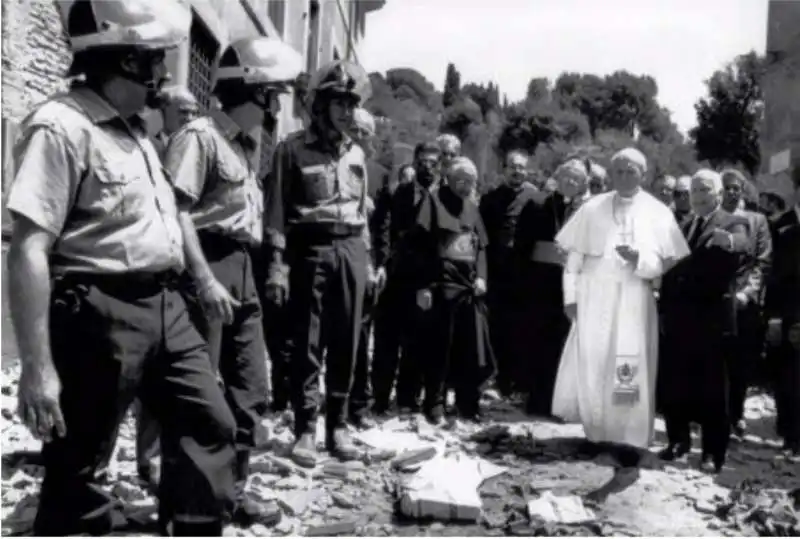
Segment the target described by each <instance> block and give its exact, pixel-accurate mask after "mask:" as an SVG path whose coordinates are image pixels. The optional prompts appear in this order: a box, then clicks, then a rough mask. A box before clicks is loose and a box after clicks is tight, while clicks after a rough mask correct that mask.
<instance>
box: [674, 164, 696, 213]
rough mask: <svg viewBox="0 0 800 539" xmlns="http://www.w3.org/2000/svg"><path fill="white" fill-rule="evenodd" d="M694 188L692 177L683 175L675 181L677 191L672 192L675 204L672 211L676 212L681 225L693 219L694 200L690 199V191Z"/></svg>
mask: <svg viewBox="0 0 800 539" xmlns="http://www.w3.org/2000/svg"><path fill="white" fill-rule="evenodd" d="M691 189H692V177H691V176H681V177H680V178H678V181H677V182H675V191H673V193H672V198H673V205H672V211H673V212H674V213H675V220H676V221H678V224H679V225H682V224H683V223H684V222H686V220H687V219H691V218H692V217H693V215H692V202H691V200H690V199H689V191H691Z"/></svg>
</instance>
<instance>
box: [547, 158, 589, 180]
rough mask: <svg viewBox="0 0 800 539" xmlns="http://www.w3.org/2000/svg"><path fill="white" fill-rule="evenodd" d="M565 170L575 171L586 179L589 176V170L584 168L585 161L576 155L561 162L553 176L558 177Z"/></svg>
mask: <svg viewBox="0 0 800 539" xmlns="http://www.w3.org/2000/svg"><path fill="white" fill-rule="evenodd" d="M566 171H570V172H575V173H577V174H580V175H581V176H582V177H584V178H586V179H588V178H589V171H588V170H587V168H586V161H583V160H582V159H578V158H577V157H573V158H572V159H568V160H567V161H565V162H563V163H561V164H560V165H559V166H558V168H557V169H556V171H555V173H554V174H553V176H555V177H558V176H560V175H561V174H562V173H563V172H566Z"/></svg>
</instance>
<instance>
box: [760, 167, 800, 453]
mask: <svg viewBox="0 0 800 539" xmlns="http://www.w3.org/2000/svg"><path fill="white" fill-rule="evenodd" d="M792 181H793V183H794V205H793V206H792V207H791V208H790V209H789V210H788V211H787V212H785V213H784V214H783V215H781V216H780V217H779V218H778V219H776V220H775V222H774V226H773V229H772V238H773V246H774V254H773V266H772V273H771V274H770V279H769V282H768V284H767V296H766V300H765V312H766V316H767V320H768V329H767V333H768V340H769V341H771V342H772V343H773V344H774V345H776V350H775V361H776V362H777V384H776V386H777V387H776V391H775V394H776V401H777V407H778V435H779V436H781V437H782V438H783V439H784V451H785V454H786V456H787V458H790V459H792V460H794V461H795V462H797V461H800V163H798V164H796V165H795V167H794V173H793V177H792Z"/></svg>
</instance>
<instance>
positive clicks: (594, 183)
mask: <svg viewBox="0 0 800 539" xmlns="http://www.w3.org/2000/svg"><path fill="white" fill-rule="evenodd" d="M589 192H590V193H591V194H593V195H599V194H601V193H605V192H606V181H605V180H604V179H603V178H600V177H599V176H592V177H591V178H590V179H589Z"/></svg>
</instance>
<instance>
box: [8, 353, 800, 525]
mask: <svg viewBox="0 0 800 539" xmlns="http://www.w3.org/2000/svg"><path fill="white" fill-rule="evenodd" d="M3 374H4V377H3V386H2V452H3V473H2V478H3V485H2V524H3V526H2V533H3V534H4V535H8V534H25V533H27V532H29V530H30V526H31V521H32V518H33V515H34V514H35V506H36V491H37V488H38V484H39V482H40V476H41V469H40V467H39V466H37V465H36V464H35V462H36V451H37V450H38V444H37V443H36V442H35V441H34V440H32V439H31V438H30V437H29V436H28V435H27V432H26V431H25V429H24V428H23V427H22V426H21V425H19V423H18V422H17V418H16V417H15V416H14V410H15V405H16V398H15V394H16V377H17V376H18V373H17V369H16V368H14V367H10V368H9V367H6V368H5V369H4V373H3ZM487 404H488V405H489V406H490V409H491V412H490V415H491V417H492V422H493V423H495V424H498V423H502V424H505V425H508V426H509V427H510V433H511V436H506V437H505V438H503V439H497V440H495V441H493V442H490V443H483V444H478V443H476V442H474V441H468V439H469V437H470V435H471V434H473V433H474V432H475V431H476V429H477V427H474V426H470V425H465V424H460V423H458V424H456V425H455V427H454V429H453V430H451V431H450V432H449V433H448V435H449V436H451V437H455V438H456V439H461V440H462V441H460V442H458V444H457V445H458V447H457V448H456V449H457V450H460V451H463V452H465V453H472V454H475V453H477V454H480V455H482V456H484V458H487V459H489V460H490V461H493V462H495V463H497V464H501V465H503V466H507V467H508V468H509V469H510V471H509V473H507V474H504V475H502V476H500V477H497V478H495V479H491V480H489V481H487V482H486V483H484V484H483V485H482V487H481V489H480V492H481V497H482V499H483V507H484V519H483V521H482V522H481V523H479V524H466V525H465V524H452V523H450V524H446V523H439V522H431V521H427V522H414V521H408V520H404V519H401V518H398V517H396V516H395V515H394V507H393V497H392V491H393V485H394V481H395V479H396V477H397V473H396V472H393V471H391V470H390V467H389V465H388V463H380V464H377V463H372V464H371V465H369V466H358V467H356V468H355V469H354V470H352V472H351V473H350V474H349V477H348V478H346V479H341V478H335V477H326V476H325V475H324V474H320V475H318V476H315V477H314V478H313V479H312V480H311V482H310V483H309V482H308V480H306V479H304V478H303V477H301V476H300V475H298V474H297V473H292V472H287V471H286V470H281V469H280V467H278V466H276V465H275V463H274V462H271V461H270V460H269V458H268V457H269V456H270V455H275V454H281V452H282V451H283V450H284V448H285V447H286V445H285V443H286V442H288V441H289V435H288V432H287V431H282V430H281V428H280V427H279V426H278V425H277V424H276V423H271V422H267V425H268V426H269V427H271V428H272V440H273V443H272V444H271V446H270V444H266V445H265V447H271V448H270V449H265V450H263V451H261V452H259V454H258V456H257V457H256V464H255V465H254V467H253V468H254V473H253V477H252V481H251V485H250V487H251V490H252V492H253V493H254V494H255V495H256V496H259V497H261V498H264V499H280V500H284V505H285V506H287V512H286V514H285V515H284V518H283V520H282V522H281V523H280V524H279V525H278V526H277V527H276V528H274V529H272V530H269V529H266V528H263V527H259V526H256V527H254V528H251V529H248V530H241V529H235V528H229V529H228V530H226V535H270V534H277V535H289V534H303V533H306V532H307V531H308V527H309V526H318V525H323V524H329V523H335V522H340V523H349V522H352V523H353V525H354V528H351V529H350V531H352V530H353V529H354V530H355V531H354V533H355V534H357V535H380V536H385V535H403V536H411V535H471V536H475V535H505V534H519V535H533V534H536V535H554V534H558V535H612V534H613V535H631V536H638V535H657V536H658V535H662V536H663V535H677V536H719V535H741V534H742V533H743V532H748V530H747V529H745V530H743V531H742V530H737V529H735V528H734V527H733V526H732V524H731V523H730V522H728V521H725V520H721V519H720V518H717V517H716V516H715V515H714V514H713V513H714V511H715V507H716V506H717V505H718V504H719V503H720V502H721V501H722V500H723V499H724V498H726V497H727V496H728V492H729V489H731V488H732V487H735V486H736V485H738V484H740V483H741V482H742V481H744V480H756V481H761V482H762V484H763V486H764V487H770V488H779V489H790V488H796V487H798V486H800V469H799V468H800V466H797V465H796V464H789V463H787V462H786V461H784V460H782V459H780V458H777V454H778V451H777V446H778V442H777V441H776V440H774V439H772V438H771V435H772V432H774V428H773V420H772V417H773V415H774V408H773V403H772V401H771V399H769V398H768V397H764V396H761V395H755V396H752V397H751V398H750V399H749V400H748V410H747V417H748V420H749V422H750V434H749V435H748V436H747V438H746V439H745V440H744V441H743V442H741V443H739V444H735V445H734V446H733V447H732V450H731V454H730V458H729V462H728V465H727V466H726V468H725V470H724V471H723V473H722V474H721V475H719V476H717V477H713V476H708V475H704V474H702V473H700V472H698V471H696V470H695V469H694V465H695V464H696V461H697V458H698V455H697V454H696V453H695V454H693V455H692V456H691V458H689V460H688V462H687V463H681V464H676V465H675V466H663V465H662V464H661V463H660V462H658V461H657V459H648V462H646V463H645V465H644V466H643V468H642V469H641V470H639V471H633V470H630V469H628V470H621V469H616V468H615V466H614V463H613V461H612V460H611V459H610V458H609V456H608V455H588V454H582V453H581V450H580V441H581V439H582V432H581V428H580V427H579V426H575V425H557V424H553V423H548V422H543V421H531V420H530V419H529V418H527V417H525V416H524V415H522V414H521V413H519V412H518V411H516V409H515V408H514V407H513V406H511V405H508V404H505V403H503V402H499V401H493V402H487ZM658 431H659V434H658V437H657V438H658V439H657V443H662V442H663V425H662V424H661V423H660V421H659V424H658ZM132 434H133V427H132V423H131V422H130V421H128V422H127V423H126V424H125V425H124V426H123V428H122V432H121V436H120V440H119V443H118V449H117V453H116V456H115V458H114V462H113V464H112V469H111V475H112V477H113V478H114V479H115V481H114V482H113V483H112V485H115V486H113V488H114V491H115V493H117V494H118V495H119V496H120V497H121V498H122V499H123V500H125V502H126V507H127V509H126V510H127V511H128V512H129V514H130V513H131V512H135V511H138V512H139V513H141V515H140V516H143V521H145V522H148V521H150V522H152V518H153V516H152V511H151V509H152V508H153V506H154V500H153V499H152V498H148V497H147V496H146V495H145V493H144V492H143V491H141V490H140V489H139V487H138V486H136V484H135V483H136V481H135V463H134V461H133V458H134V450H133V442H132ZM657 447H658V445H656V446H654V448H653V449H657ZM548 482H549V483H554V484H555V487H553V486H552V485H551V486H550V487H547V488H556V492H558V488H559V486H558V485H562V486H563V489H564V490H566V491H570V492H572V493H575V494H579V495H581V496H583V497H584V499H585V500H586V501H587V504H588V505H589V506H590V507H592V508H593V509H594V510H595V511H596V513H597V515H598V519H597V522H596V523H594V524H592V525H589V526H584V527H572V528H570V527H550V528H542V527H541V526H539V527H531V526H530V525H529V524H528V522H527V518H525V517H524V507H525V498H526V497H529V496H531V495H532V494H533V493H535V490H536V487H537V485H542V484H543V483H548ZM109 488H112V487H111V486H109ZM539 488H544V487H541V486H540V487H539ZM304 492H311V493H312V494H313V496H311V497H310V498H311V499H310V503H309V504H308V506H307V507H306V509H305V511H304V512H302V514H300V515H295V516H292V515H290V514H289V513H290V511H289V510H288V506H291V505H293V503H292V500H293V499H296V498H297V496H298V495H299V494H301V493H304ZM140 520H142V519H140ZM509 521H511V522H518V523H519V524H517V525H514V526H512V527H511V528H509V527H508V526H507V524H508V523H509ZM135 531H136V532H137V533H140V532H141V528H139V529H137V530H135ZM345 533H346V534H350V533H348V532H345Z"/></svg>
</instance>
